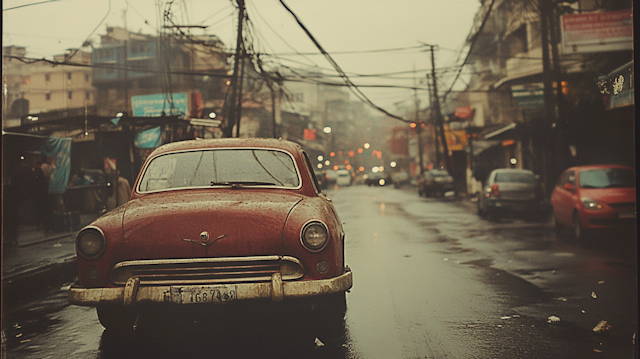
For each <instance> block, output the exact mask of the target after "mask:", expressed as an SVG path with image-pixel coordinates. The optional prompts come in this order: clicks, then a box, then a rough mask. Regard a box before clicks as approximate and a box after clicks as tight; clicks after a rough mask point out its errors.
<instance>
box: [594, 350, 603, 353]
mask: <svg viewBox="0 0 640 359" xmlns="http://www.w3.org/2000/svg"><path fill="white" fill-rule="evenodd" d="M593 351H594V352H596V353H602V350H600V349H593Z"/></svg>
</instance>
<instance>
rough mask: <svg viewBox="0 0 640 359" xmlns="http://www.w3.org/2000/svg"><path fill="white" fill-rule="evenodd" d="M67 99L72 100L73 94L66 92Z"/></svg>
mask: <svg viewBox="0 0 640 359" xmlns="http://www.w3.org/2000/svg"><path fill="white" fill-rule="evenodd" d="M67 97H68V98H69V100H71V99H72V98H73V92H72V91H68V92H67Z"/></svg>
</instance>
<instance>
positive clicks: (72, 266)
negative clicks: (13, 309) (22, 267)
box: [2, 255, 78, 306]
mask: <svg viewBox="0 0 640 359" xmlns="http://www.w3.org/2000/svg"><path fill="white" fill-rule="evenodd" d="M77 263H78V262H77V260H76V256H75V255H73V256H67V257H65V258H64V260H63V261H62V262H58V263H51V264H48V265H44V266H41V267H38V268H34V269H31V270H27V271H24V272H20V273H16V274H14V275H11V276H9V277H6V278H3V280H2V297H3V298H2V300H3V302H6V303H7V305H9V306H12V305H17V304H19V303H21V302H22V301H24V300H25V299H27V298H29V297H31V296H37V295H39V294H38V293H42V292H44V291H46V290H48V289H49V288H51V287H53V286H57V285H62V284H65V283H69V282H71V281H73V279H74V278H75V277H77V276H78V265H77Z"/></svg>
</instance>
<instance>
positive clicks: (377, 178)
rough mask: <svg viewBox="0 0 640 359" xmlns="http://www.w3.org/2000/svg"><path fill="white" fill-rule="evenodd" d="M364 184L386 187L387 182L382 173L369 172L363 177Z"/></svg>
mask: <svg viewBox="0 0 640 359" xmlns="http://www.w3.org/2000/svg"><path fill="white" fill-rule="evenodd" d="M363 178H364V184H366V185H367V186H369V187H371V186H384V185H385V184H387V183H386V180H385V178H384V174H383V173H382V172H369V173H367V174H365V175H364V176H363Z"/></svg>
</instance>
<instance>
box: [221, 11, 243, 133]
mask: <svg viewBox="0 0 640 359" xmlns="http://www.w3.org/2000/svg"><path fill="white" fill-rule="evenodd" d="M238 10H239V12H238V39H237V41H236V55H235V61H234V64H233V74H232V75H231V85H232V86H233V89H232V91H231V101H230V102H231V105H230V106H231V108H229V109H228V110H227V116H226V117H227V127H225V137H233V125H234V124H235V116H231V115H230V114H232V113H234V112H232V111H231V110H232V109H234V107H235V106H236V104H237V98H238V96H237V95H238V93H237V92H238V70H239V66H240V61H241V56H242V47H243V46H242V23H243V20H244V0H238Z"/></svg>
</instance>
